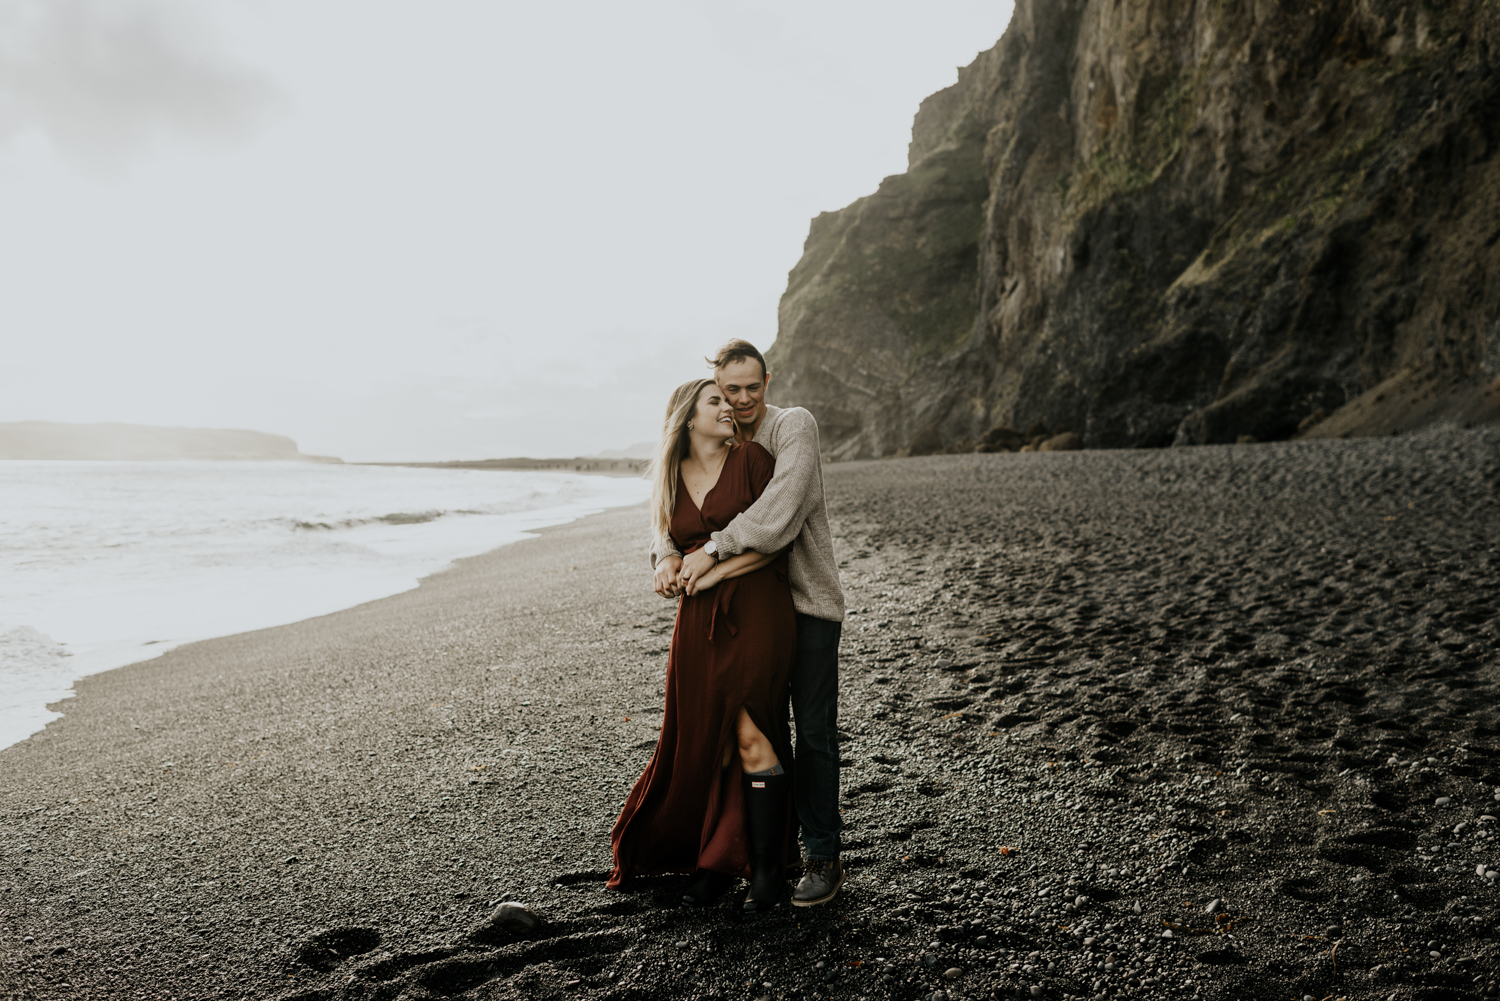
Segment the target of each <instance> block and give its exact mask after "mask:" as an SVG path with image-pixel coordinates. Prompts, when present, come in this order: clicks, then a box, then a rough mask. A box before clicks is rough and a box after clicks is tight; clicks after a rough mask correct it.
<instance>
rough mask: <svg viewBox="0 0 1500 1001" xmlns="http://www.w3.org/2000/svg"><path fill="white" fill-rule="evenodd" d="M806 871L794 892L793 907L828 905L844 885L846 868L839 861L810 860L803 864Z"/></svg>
mask: <svg viewBox="0 0 1500 1001" xmlns="http://www.w3.org/2000/svg"><path fill="white" fill-rule="evenodd" d="M802 868H803V869H804V870H805V871H804V873H803V875H802V879H801V880H800V881H799V882H798V883H797V888H796V889H795V890H793V891H792V906H793V907H816V906H818V905H819V904H826V903H828V901H830V900H832V899H833V898H834V896H835V895H836V894H837V893H838V892H839V887H841V886H843V885H844V866H843V863H841V862H840V861H839V860H838V859H821V858H810V859H808V860H807V861H805V862H803V863H802Z"/></svg>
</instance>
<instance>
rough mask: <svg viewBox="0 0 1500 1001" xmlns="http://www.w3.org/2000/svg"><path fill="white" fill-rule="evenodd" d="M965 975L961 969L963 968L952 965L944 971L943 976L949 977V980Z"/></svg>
mask: <svg viewBox="0 0 1500 1001" xmlns="http://www.w3.org/2000/svg"><path fill="white" fill-rule="evenodd" d="M963 975H964V971H963V970H961V969H959V968H958V967H956V966H950V967H948V968H947V969H946V970H944V971H943V976H945V977H947V978H948V979H949V980H957V979H958V978H959V977H961V976H963Z"/></svg>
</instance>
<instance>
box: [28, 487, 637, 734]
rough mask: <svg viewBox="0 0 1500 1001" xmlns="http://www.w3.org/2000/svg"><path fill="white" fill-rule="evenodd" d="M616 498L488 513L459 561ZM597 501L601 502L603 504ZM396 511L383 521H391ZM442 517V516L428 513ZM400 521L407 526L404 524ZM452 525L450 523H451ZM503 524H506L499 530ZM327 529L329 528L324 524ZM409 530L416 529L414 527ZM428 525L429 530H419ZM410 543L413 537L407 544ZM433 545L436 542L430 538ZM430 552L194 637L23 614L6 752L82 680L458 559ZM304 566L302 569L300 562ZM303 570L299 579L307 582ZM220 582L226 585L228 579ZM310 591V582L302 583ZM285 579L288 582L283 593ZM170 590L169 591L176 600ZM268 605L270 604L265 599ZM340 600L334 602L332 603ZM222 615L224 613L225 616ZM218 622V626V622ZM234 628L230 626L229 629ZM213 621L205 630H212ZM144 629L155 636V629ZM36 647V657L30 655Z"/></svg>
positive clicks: (378, 591) (46, 719)
mask: <svg viewBox="0 0 1500 1001" xmlns="http://www.w3.org/2000/svg"><path fill="white" fill-rule="evenodd" d="M611 500H614V498H606V497H602V496H601V497H591V498H588V499H586V500H584V501H568V502H566V503H561V504H554V505H553V506H551V507H539V508H534V509H527V510H520V511H514V512H507V513H504V514H498V515H487V516H484V517H485V518H486V519H487V520H486V522H485V523H484V524H483V525H482V526H480V527H481V528H482V529H483V531H479V530H478V529H476V528H475V527H473V526H471V527H470V528H469V534H470V535H471V536H473V538H474V540H475V541H474V546H473V547H465V546H462V545H459V546H458V547H457V548H458V550H459V551H461V552H462V551H463V550H464V549H468V550H469V551H468V552H466V553H465V554H464V555H462V556H459V557H457V559H465V558H470V557H472V556H478V555H483V554H484V553H487V552H493V551H495V550H497V549H500V548H504V547H505V546H508V545H513V544H515V543H516V542H520V541H524V540H526V539H528V538H532V537H534V535H535V533H536V532H537V531H540V530H544V529H546V528H550V527H555V526H558V525H564V524H568V523H571V522H572V521H575V520H577V519H578V518H580V517H588V516H590V515H591V514H594V513H597V512H600V511H604V510H610V509H611V506H607V505H608V502H610V501H611ZM596 501H597V502H596ZM638 504H639V502H638V501H632V502H630V503H629V504H626V505H624V506H627V507H631V506H636V505H638ZM391 517H392V516H387V518H385V519H377V520H381V521H389V520H390V518H391ZM411 520H412V522H413V523H414V524H418V525H420V524H425V523H426V520H424V519H421V518H418V517H412V519H411ZM428 520H436V519H428ZM397 524H404V523H402V522H398V523H397ZM447 524H449V523H448V522H446V521H445V522H444V525H447ZM497 524H498V525H499V526H500V527H499V528H497ZM321 527H327V526H321ZM407 531H409V530H407ZM418 531H422V529H418ZM408 544H410V543H408ZM429 545H430V546H431V545H433V543H431V542H429ZM453 545H454V544H453V542H452V541H451V540H445V541H443V542H442V544H441V545H440V546H437V548H435V549H434V550H433V552H434V553H438V554H446V552H451V551H452V550H453ZM429 555H430V558H428V559H424V560H423V561H422V562H423V563H425V564H426V565H427V566H432V567H433V569H430V570H426V571H425V572H422V567H421V566H415V567H406V568H405V569H406V570H407V571H410V572H409V573H392V572H390V571H385V572H383V573H381V574H379V575H375V576H370V575H366V576H365V577H364V578H362V579H361V580H360V581H359V582H358V583H355V582H353V581H351V580H349V579H348V578H349V574H348V572H347V571H345V572H344V573H343V574H342V575H340V574H339V572H338V571H337V570H336V568H334V567H331V566H330V567H325V568H324V569H323V570H322V573H323V577H322V579H321V580H322V585H323V588H324V590H323V593H320V594H314V593H312V592H308V593H306V594H302V595H301V601H300V603H297V602H294V603H291V604H290V605H289V604H288V603H287V602H285V601H282V602H280V603H279V604H277V607H275V608H274V609H272V610H262V611H261V612H259V613H255V612H254V611H253V608H254V607H255V597H254V596H250V597H248V598H247V602H248V604H247V609H251V610H247V611H245V612H241V613H239V614H238V615H237V616H232V618H237V619H238V621H237V622H230V621H217V622H214V621H196V622H195V623H194V625H195V626H196V627H197V629H198V630H200V631H197V632H194V631H192V630H184V631H185V632H187V633H188V635H186V636H183V635H181V633H178V634H177V635H170V634H168V635H164V634H163V633H162V632H157V633H156V634H157V635H158V636H162V637H163V638H159V639H150V640H145V641H142V640H141V639H140V638H139V637H120V638H113V639H107V640H104V639H97V638H95V639H87V638H86V639H83V640H79V639H78V638H77V637H76V635H74V634H72V633H64V634H63V635H62V636H61V638H59V637H58V636H52V635H49V634H47V633H43V632H41V631H39V630H38V629H36V628H35V626H33V625H32V624H31V623H29V622H27V621H26V620H25V619H24V618H23V619H21V620H19V621H18V622H17V623H16V625H15V626H13V627H12V628H11V629H8V630H6V631H4V632H3V633H0V638H3V639H7V640H9V641H10V645H11V646H12V647H13V648H14V652H15V654H16V656H18V657H20V658H21V659H20V661H19V662H18V663H17V664H16V674H15V676H14V680H15V682H16V685H17V688H16V689H13V690H12V692H11V694H14V693H15V692H17V691H20V690H21V689H23V688H24V689H25V690H26V691H28V692H32V693H34V694H35V695H36V699H34V700H26V701H16V700H14V699H8V700H7V701H11V702H14V705H13V706H10V707H6V708H3V709H0V751H3V750H4V748H6V747H9V746H12V745H14V744H15V743H18V742H21V741H25V740H27V739H29V738H30V737H31V736H32V735H33V734H35V733H37V732H40V730H41V729H44V728H45V727H46V726H47V725H49V724H50V723H52V722H55V721H56V720H58V719H60V718H62V716H63V715H64V714H63V713H62V711H61V710H60V709H58V708H55V707H58V706H62V705H65V704H67V703H69V702H71V701H72V699H73V697H74V690H75V685H76V684H77V682H78V681H79V680H81V679H83V678H87V677H92V676H94V675H97V674H100V673H103V672H106V671H112V670H118V669H120V668H122V667H128V666H130V665H132V664H136V663H142V662H145V661H149V660H154V659H156V658H158V657H161V656H162V655H164V654H165V653H167V652H168V651H171V650H175V649H178V648H180V647H182V646H185V645H188V644H191V643H197V642H202V641H205V640H210V639H218V638H224V637H228V636H233V635H237V634H239V633H244V632H253V631H258V630H262V629H267V628H274V627H276V626H280V625H289V624H292V623H295V622H299V621H303V620H305V619H308V618H317V617H320V616H323V615H328V614H332V613H335V612H338V611H341V610H343V609H345V608H350V607H355V606H358V605H361V604H365V603H367V602H370V601H376V600H379V599H381V598H385V597H390V596H391V595H394V594H400V593H402V592H403V591H407V590H411V589H414V588H417V587H419V586H420V585H421V582H422V581H423V580H425V579H426V578H427V577H430V576H432V575H433V574H438V573H443V572H445V571H446V570H447V569H449V568H451V567H452V565H453V562H454V560H453V559H447V560H444V561H443V562H441V563H440V564H438V563H436V561H437V560H439V559H442V556H441V555H432V554H429ZM298 569H299V571H300V569H301V568H298ZM233 572H237V573H238V577H236V578H235V580H236V581H237V582H238V583H239V584H259V585H262V590H261V591H260V592H258V593H259V594H260V596H261V597H262V598H264V597H265V589H264V585H265V584H267V583H271V582H268V581H267V580H250V579H249V578H248V577H246V573H245V570H244V568H239V569H238V570H237V571H233ZM300 576H303V574H300V573H299V575H298V576H294V577H293V578H291V579H292V581H293V582H294V583H295V584H299V585H301V580H300V579H299V578H300ZM215 583H217V584H220V586H223V582H222V581H216V582H215ZM302 586H303V587H304V589H305V585H302ZM285 588H286V584H285V583H283V592H285ZM329 588H334V589H335V591H334V594H333V595H330V594H329V593H328V589H329ZM171 597H173V596H171V595H168V596H167V599H170V598H171ZM262 603H263V602H262ZM330 604H334V606H335V607H328V606H329V605H330ZM219 618H220V619H223V618H224V617H223V616H222V615H221V616H220V617H219ZM216 626H217V627H219V628H215V627H216ZM226 626H227V627H228V628H223V627H226ZM205 627H206V628H205ZM145 635H147V636H149V635H151V633H150V632H148V633H146V634H145ZM28 653H29V656H27V654H28Z"/></svg>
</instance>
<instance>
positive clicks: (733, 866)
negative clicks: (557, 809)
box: [609, 442, 797, 889]
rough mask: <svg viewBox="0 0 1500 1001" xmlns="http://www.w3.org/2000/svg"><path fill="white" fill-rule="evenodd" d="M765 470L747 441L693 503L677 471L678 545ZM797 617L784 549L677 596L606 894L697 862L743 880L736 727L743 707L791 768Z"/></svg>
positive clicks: (716, 521)
mask: <svg viewBox="0 0 1500 1001" xmlns="http://www.w3.org/2000/svg"><path fill="white" fill-rule="evenodd" d="M775 465H776V461H775V460H774V459H772V458H771V454H770V453H769V452H767V451H766V450H765V449H764V448H762V447H761V446H760V445H757V444H755V443H754V442H749V443H747V444H743V445H737V446H735V447H734V448H733V449H731V450H730V452H729V455H728V456H726V457H725V459H724V467H723V470H722V471H721V472H720V473H719V481H718V482H717V483H716V484H714V486H713V488H712V489H711V490H709V491H708V493H707V494H706V495H705V496H704V498H703V507H702V508H701V509H700V508H699V507H698V505H696V504H694V503H693V498H692V495H691V494H690V493H689V492H688V490H687V488H686V487H685V486H683V484H682V480H681V478H679V479H678V481H677V504H676V507H675V509H674V510H673V513H672V523H671V534H672V541H673V542H675V543H676V544H677V548H678V549H679V550H681V551H682V552H683V553H690V552H692V551H694V550H696V549H698V548H700V547H701V546H703V545H704V544H705V543H707V542H708V539H709V534H710V533H711V532H717V531H719V530H720V529H723V528H725V527H726V526H727V525H728V524H729V523H730V522H731V521H732V520H734V516H735V515H737V514H739V513H740V512H741V511H744V510H745V509H746V508H748V507H749V506H750V505H751V504H753V503H755V500H756V498H758V497H759V496H760V494H761V491H762V490H764V489H765V487H766V484H767V483H769V482H770V480H771V473H772V471H773V470H774V468H775ZM795 616H796V612H795V610H794V609H793V607H792V591H791V585H790V583H789V581H788V578H787V559H786V554H784V553H783V554H782V555H781V557H779V558H778V559H776V560H775V561H774V562H772V563H771V564H769V565H767V566H764V567H761V568H760V569H759V570H756V571H754V572H753V573H748V574H745V575H744V576H743V577H736V578H734V579H732V580H727V581H724V582H723V583H721V584H719V585H718V586H717V587H714V588H710V589H709V590H707V591H702V592H699V593H698V594H695V595H691V596H688V595H684V596H683V597H682V598H680V599H679V600H678V605H677V624H676V627H675V628H674V629H673V631H672V647H671V652H670V653H669V654H668V657H667V684H666V704H665V707H664V710H663V715H662V724H661V737H660V738H659V739H658V740H657V744H656V753H655V754H653V755H652V756H651V761H650V762H649V763H648V764H647V765H646V771H645V772H644V773H643V774H642V775H641V777H640V778H639V779H637V780H636V783H635V787H634V788H633V789H631V790H630V796H629V797H628V798H627V799H626V800H625V807H624V809H622V810H621V811H620V817H619V819H618V820H616V821H615V826H614V830H613V831H611V833H610V840H611V842H612V843H613V845H614V861H615V866H614V871H613V872H612V873H611V874H610V877H609V887H610V888H611V889H618V888H619V887H620V886H621V885H622V884H623V883H625V882H626V881H628V880H629V879H631V878H632V877H634V876H645V875H656V874H660V873H669V872H682V873H690V872H692V871H693V870H694V869H695V868H699V867H701V868H704V869H711V870H713V871H715V872H721V873H725V874H727V875H732V876H740V877H744V878H746V879H748V878H749V877H750V845H749V841H748V838H747V836H746V833H745V807H744V791H743V789H742V788H741V784H740V782H741V775H742V774H743V772H742V771H741V769H740V756H739V741H738V736H737V734H736V727H735V724H736V721H737V720H738V718H739V712H740V707H741V706H743V707H744V708H745V709H746V710H747V711H748V712H749V714H750V718H751V719H752V720H754V721H755V725H756V726H757V727H759V728H760V732H761V733H763V734H765V735H766V738H767V739H768V740H769V741H770V742H771V746H772V747H774V748H775V749H776V756H777V757H778V758H779V759H780V760H781V763H782V766H783V767H785V768H786V769H787V770H788V771H790V769H791V764H792V756H791V741H790V731H789V727H788V725H787V710H786V707H787V685H788V679H789V677H790V674H791V668H792V655H793V653H794V652H795V650H796V646H797V622H796V617H795ZM726 749H728V751H729V766H728V767H727V768H726V767H722V765H723V761H724V755H725V751H726ZM792 814H793V811H792V810H791V808H790V804H788V807H787V809H786V815H787V817H788V821H787V835H786V841H785V844H784V845H783V853H784V854H783V857H782V863H783V866H784V865H785V863H786V860H787V859H788V858H791V857H795V855H794V854H793V853H794V852H795V843H794V835H795V832H794V830H793V827H792V823H791V819H790V818H791V816H792Z"/></svg>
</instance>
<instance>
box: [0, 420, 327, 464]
mask: <svg viewBox="0 0 1500 1001" xmlns="http://www.w3.org/2000/svg"><path fill="white" fill-rule="evenodd" d="M0 459H73V460H78V459H85V460H87V459H93V460H116V461H137V462H140V461H154V460H173V459H192V460H200V461H202V460H226V459H228V460H258V461H275V460H280V461H283V462H284V461H300V462H342V461H343V460H342V459H336V458H333V457H331V456H324V455H304V454H302V452H300V451H299V450H298V449H297V443H296V442H295V441H293V440H292V439H290V438H288V437H286V436H284V435H279V434H266V433H265V432H263V431H240V430H222V429H213V428H158V427H146V426H144V425H140V424H58V423H54V422H51V421H20V422H17V423H13V424H0Z"/></svg>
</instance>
